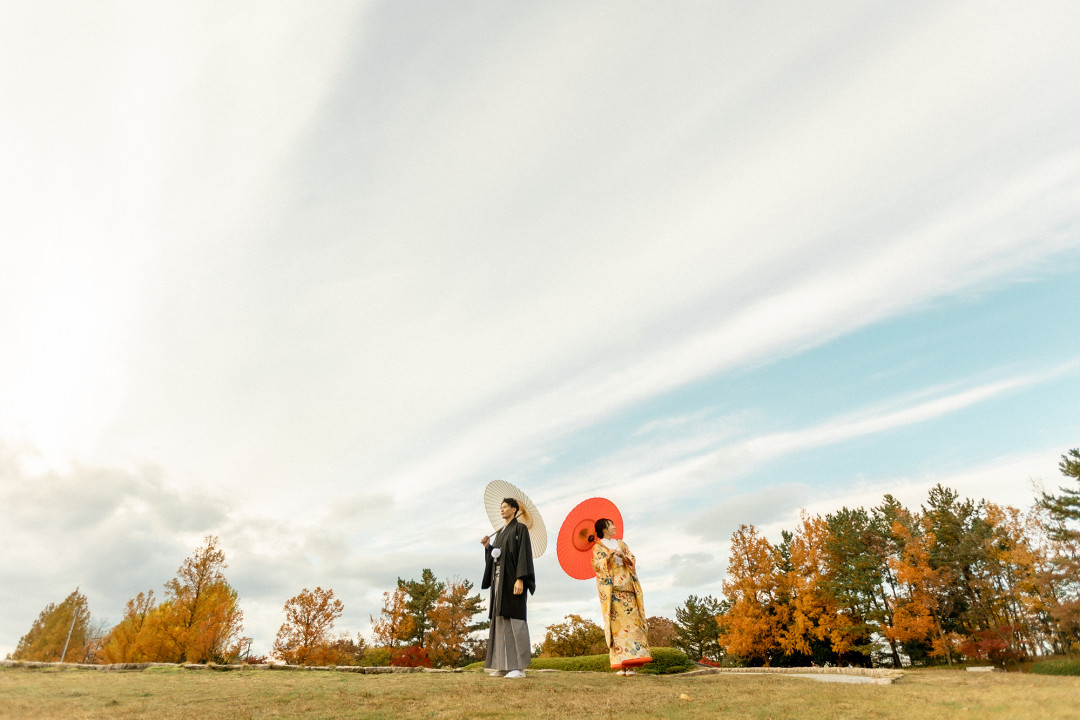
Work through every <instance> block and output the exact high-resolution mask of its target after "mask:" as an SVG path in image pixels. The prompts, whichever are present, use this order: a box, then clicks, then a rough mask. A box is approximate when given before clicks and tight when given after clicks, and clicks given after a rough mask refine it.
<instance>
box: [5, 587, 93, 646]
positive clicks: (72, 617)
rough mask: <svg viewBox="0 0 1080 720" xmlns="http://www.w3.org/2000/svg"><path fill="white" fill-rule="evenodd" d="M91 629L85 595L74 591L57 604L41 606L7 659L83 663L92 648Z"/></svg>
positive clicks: (76, 590)
mask: <svg viewBox="0 0 1080 720" xmlns="http://www.w3.org/2000/svg"><path fill="white" fill-rule="evenodd" d="M92 630H93V628H92V625H91V623H90V607H89V604H88V603H87V600H86V596H85V595H83V594H82V593H80V592H79V590H78V588H76V589H75V591H74V592H72V593H71V594H70V595H68V596H67V597H66V598H64V600H63V601H61V602H60V603H59V604H57V603H49V604H48V605H46V606H45V609H44V610H42V611H41V614H40V615H38V618H37V620H35V621H34V624H33V625H32V626H31V627H30V631H29V632H27V633H26V635H23V636H22V637H21V638H20V639H19V643H18V645H17V646H16V647H15V652H14V653H12V654H11V656H10V657H11V658H13V659H15V660H36V661H40V662H64V661H68V662H87V661H88V660H89V659H90V658H89V657H88V656H89V655H91V654H92V652H93V647H94V638H93V634H92Z"/></svg>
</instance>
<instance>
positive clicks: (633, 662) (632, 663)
mask: <svg viewBox="0 0 1080 720" xmlns="http://www.w3.org/2000/svg"><path fill="white" fill-rule="evenodd" d="M651 662H652V658H651V657H643V658H631V659H630V660H626V661H625V662H623V663H622V664H621V665H612V666H611V669H612V670H626V669H627V668H632V667H639V666H641V665H645V664H646V663H651Z"/></svg>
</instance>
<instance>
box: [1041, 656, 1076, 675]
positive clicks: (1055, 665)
mask: <svg viewBox="0 0 1080 720" xmlns="http://www.w3.org/2000/svg"><path fill="white" fill-rule="evenodd" d="M1031 672H1033V673H1035V674H1036V675H1080V660H1065V659H1060V660H1043V661H1041V662H1037V663H1035V664H1034V665H1032V666H1031Z"/></svg>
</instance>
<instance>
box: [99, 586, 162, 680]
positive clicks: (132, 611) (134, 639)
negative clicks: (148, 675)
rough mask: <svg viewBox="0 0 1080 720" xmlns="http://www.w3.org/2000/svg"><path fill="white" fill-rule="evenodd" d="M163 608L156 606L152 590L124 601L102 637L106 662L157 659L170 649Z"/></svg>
mask: <svg viewBox="0 0 1080 720" xmlns="http://www.w3.org/2000/svg"><path fill="white" fill-rule="evenodd" d="M167 621H168V618H167V609H159V607H158V604H157V603H156V602H155V601H154V591H153V590H150V591H148V592H145V593H139V594H138V595H137V596H136V597H134V598H132V599H131V600H128V601H127V605H126V606H125V608H124V616H123V618H121V620H120V622H119V623H117V624H116V625H115V626H114V627H113V628H112V630H110V631H109V634H108V635H107V636H106V637H105V641H104V643H103V647H102V650H101V657H102V660H103V661H104V662H106V663H129V662H159V661H162V660H163V659H164V658H166V657H169V656H170V655H171V653H172V652H173V648H172V642H171V640H170V638H169V636H168V632H167V630H168V628H167V627H166V624H167Z"/></svg>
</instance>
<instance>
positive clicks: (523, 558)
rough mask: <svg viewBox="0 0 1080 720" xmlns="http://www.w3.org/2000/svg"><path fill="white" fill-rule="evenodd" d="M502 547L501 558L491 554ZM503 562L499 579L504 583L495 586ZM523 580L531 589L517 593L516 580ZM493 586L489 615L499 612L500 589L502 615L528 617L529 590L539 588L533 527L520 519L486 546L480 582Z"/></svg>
mask: <svg viewBox="0 0 1080 720" xmlns="http://www.w3.org/2000/svg"><path fill="white" fill-rule="evenodd" d="M496 547H497V548H499V550H500V551H501V552H502V555H500V557H499V559H498V560H496V559H495V558H493V557H491V550H492V548H496ZM496 562H501V563H502V576H501V580H500V582H499V585H500V586H501V587H493V586H492V580H493V579H494V578H495V563H496ZM519 579H520V580H521V581H522V583H524V585H525V589H526V590H527V591H528V592H523V593H521V594H520V595H515V594H514V582H515V581H516V580H519ZM489 587H490V588H491V594H490V596H489V598H488V617H490V618H493V617H494V616H495V593H499V594H500V595H501V597H500V598H499V600H500V601H501V602H500V603H499V608H500V611H499V615H501V616H502V617H507V618H513V619H515V620H525V619H527V618H526V617H525V599H526V598H527V597H528V595H529V593H535V592H536V576H535V575H534V573H533V557H532V540H531V539H530V538H529V529H528V528H527V527H525V524H524V523H522V522H520V521H518V520H516V519H515V520H511V521H510V523H509V524H508V525H507V526H506V527H505V528H503V529H502V530H501V531H499V532H498V533H496V534H495V535H494V536H492V540H491V542H490V543H489V544H488V547H486V548H485V549H484V580H483V582H482V583H480V589H481V590H486V589H487V588H489Z"/></svg>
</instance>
